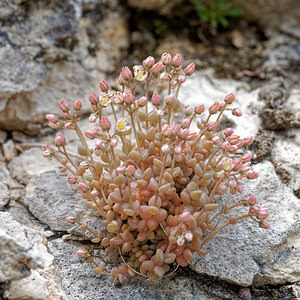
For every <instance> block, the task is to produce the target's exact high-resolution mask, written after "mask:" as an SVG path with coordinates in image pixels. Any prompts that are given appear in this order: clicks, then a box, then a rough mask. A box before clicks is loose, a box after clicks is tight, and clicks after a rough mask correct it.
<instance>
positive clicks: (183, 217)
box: [180, 210, 192, 222]
mask: <svg viewBox="0 0 300 300" xmlns="http://www.w3.org/2000/svg"><path fill="white" fill-rule="evenodd" d="M191 217H192V215H191V213H190V212H189V211H187V210H186V211H184V212H183V213H182V214H181V215H180V219H181V220H182V221H184V222H188V221H189V220H190V219H191Z"/></svg>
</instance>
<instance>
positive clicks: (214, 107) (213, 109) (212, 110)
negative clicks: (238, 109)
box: [208, 102, 219, 115]
mask: <svg viewBox="0 0 300 300" xmlns="http://www.w3.org/2000/svg"><path fill="white" fill-rule="evenodd" d="M208 111H209V113H210V114H212V115H214V114H216V113H217V112H218V111H219V102H214V103H213V104H212V105H211V106H210V107H209V109H208Z"/></svg>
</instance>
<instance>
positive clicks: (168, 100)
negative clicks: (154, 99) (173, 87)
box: [165, 94, 175, 106]
mask: <svg viewBox="0 0 300 300" xmlns="http://www.w3.org/2000/svg"><path fill="white" fill-rule="evenodd" d="M165 103H166V106H173V105H174V103H175V96H174V95H173V94H170V95H168V96H167V97H166V99H165Z"/></svg>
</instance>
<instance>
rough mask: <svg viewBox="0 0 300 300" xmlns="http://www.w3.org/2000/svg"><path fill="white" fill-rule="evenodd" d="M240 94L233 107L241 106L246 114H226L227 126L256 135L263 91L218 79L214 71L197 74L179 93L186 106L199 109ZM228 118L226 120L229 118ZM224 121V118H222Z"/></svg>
mask: <svg viewBox="0 0 300 300" xmlns="http://www.w3.org/2000/svg"><path fill="white" fill-rule="evenodd" d="M231 92H232V93H234V94H235V95H236V100H235V102H234V103H233V104H232V106H231V107H232V108H235V107H239V108H240V109H241V111H242V113H243V115H242V117H241V118H237V117H234V116H232V115H231V113H228V112H227V113H225V114H224V115H225V117H223V119H224V120H225V123H226V122H227V123H229V124H225V125H226V127H232V128H233V129H234V131H235V133H236V134H238V135H240V136H242V137H243V136H249V135H252V136H255V135H256V133H257V132H258V129H259V126H260V119H259V117H258V115H257V114H258V112H259V111H260V109H261V107H262V106H263V104H261V103H259V102H258V101H257V99H258V92H259V90H258V89H256V90H253V91H251V92H249V87H248V86H247V85H246V84H245V83H242V82H239V81H236V80H231V79H215V78H213V77H212V70H205V71H202V72H195V73H194V74H193V75H192V76H191V78H190V79H189V80H188V81H187V82H186V83H185V84H184V85H182V87H181V89H180V92H179V100H180V101H181V102H183V103H184V105H186V106H189V105H192V106H195V105H198V104H205V106H210V105H211V104H213V102H214V101H220V102H221V101H223V100H224V97H225V96H226V95H227V94H229V93H231ZM225 118H226V119H225ZM221 122H222V119H221Z"/></svg>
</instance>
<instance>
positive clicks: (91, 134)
mask: <svg viewBox="0 0 300 300" xmlns="http://www.w3.org/2000/svg"><path fill="white" fill-rule="evenodd" d="M84 135H85V136H86V137H87V138H89V139H90V140H92V139H94V138H95V137H96V132H95V131H94V130H91V129H90V130H86V131H85V132H84Z"/></svg>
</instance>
